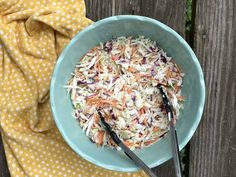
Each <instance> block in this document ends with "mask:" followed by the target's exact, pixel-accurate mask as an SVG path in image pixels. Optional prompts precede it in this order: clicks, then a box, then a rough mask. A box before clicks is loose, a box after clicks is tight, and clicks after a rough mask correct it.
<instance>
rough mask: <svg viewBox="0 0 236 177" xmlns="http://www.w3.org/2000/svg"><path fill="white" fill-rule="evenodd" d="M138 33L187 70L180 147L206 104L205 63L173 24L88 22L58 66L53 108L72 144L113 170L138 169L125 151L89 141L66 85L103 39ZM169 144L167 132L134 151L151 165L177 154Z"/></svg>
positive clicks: (121, 19)
mask: <svg viewBox="0 0 236 177" xmlns="http://www.w3.org/2000/svg"><path fill="white" fill-rule="evenodd" d="M139 35H144V36H146V37H149V38H151V39H152V40H154V41H157V44H158V45H159V46H160V47H161V48H163V49H164V51H166V52H167V54H168V56H171V57H173V59H174V60H175V61H176V62H177V64H178V65H179V66H180V68H181V69H182V70H183V72H184V73H185V74H186V75H185V77H184V81H183V89H182V93H183V95H184V96H185V102H184V110H183V111H182V112H181V115H180V117H179V120H178V122H177V124H176V130H177V134H178V139H179V147H180V149H182V148H183V147H184V146H185V145H186V144H187V143H188V141H189V140H190V139H191V137H192V136H193V134H194V132H195V131H196V129H197V126H198V124H199V122H200V119H201V116H202V112H203V108H204V101H205V84H204V78H203V73H202V70H201V66H200V64H199V62H198V59H197V57H196V56H195V54H194V52H193V51H192V49H191V48H190V47H189V45H188V44H187V43H186V42H185V40H184V39H183V38H182V37H181V36H180V35H178V34H177V33H176V32H175V31H174V30H172V29H171V28H170V27H168V26H166V25H164V24H163V23H161V22H159V21H157V20H154V19H151V18H147V17H142V16H132V15H121V16H113V17H109V18H106V19H103V20H100V21H98V22H96V23H93V24H92V25H90V26H88V27H87V28H85V29H84V30H82V31H81V32H79V33H78V34H77V35H76V36H75V37H74V38H73V39H72V40H71V41H70V43H69V44H68V45H67V46H66V47H65V49H64V51H63V52H62V53H61V55H60V57H59V59H58V61H57V63H56V65H55V68H54V72H53V75H52V80H51V86H50V102H51V109H52V114H53V117H54V120H55V122H56V125H57V127H58V129H59V130H60V132H61V134H62V136H63V137H64V139H65V141H66V142H67V143H68V145H69V146H70V147H71V148H72V149H73V150H74V151H75V152H76V153H77V154H78V155H80V156H81V157H83V158H84V159H86V160H88V161H90V162H92V163H94V164H96V165H98V166H101V167H104V168H107V169H110V170H117V171H124V172H131V171H137V170H139V168H138V167H137V166H136V165H135V164H134V163H133V162H132V161H131V160H130V159H129V158H127V156H126V155H125V154H124V153H123V152H122V151H117V150H114V149H110V148H104V147H103V148H98V147H97V146H96V145H95V144H93V143H91V142H90V140H89V139H88V138H87V137H86V136H85V134H84V133H83V131H82V129H81V128H80V126H79V124H78V122H77V121H76V120H75V119H74V118H73V117H72V114H71V113H72V110H73V107H72V104H71V101H70V97H69V95H68V94H67V91H66V90H65V88H64V86H65V85H66V83H67V80H68V79H69V78H70V77H71V73H72V72H73V70H74V68H75V65H76V64H77V63H78V62H79V60H80V58H81V57H82V56H83V55H84V54H85V53H86V52H87V51H88V50H89V49H91V48H92V47H95V46H96V45H98V43H99V42H105V41H107V40H109V39H111V38H112V37H113V36H139ZM170 143H171V142H170V136H169V134H168V135H167V136H166V137H165V138H163V139H161V140H160V141H158V142H157V143H155V144H153V145H152V146H150V147H148V148H144V149H141V150H135V153H136V154H137V155H138V156H139V157H140V158H141V159H142V160H143V161H144V162H145V163H146V164H147V165H148V166H149V167H155V166H158V165H160V164H162V163H164V162H165V161H167V160H169V159H170V158H171V157H172V153H171V144H170Z"/></svg>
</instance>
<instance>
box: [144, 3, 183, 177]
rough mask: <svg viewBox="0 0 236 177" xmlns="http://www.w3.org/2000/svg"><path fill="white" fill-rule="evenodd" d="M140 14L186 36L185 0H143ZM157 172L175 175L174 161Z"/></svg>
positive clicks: (165, 164) (164, 175) (170, 175)
mask: <svg viewBox="0 0 236 177" xmlns="http://www.w3.org/2000/svg"><path fill="white" fill-rule="evenodd" d="M141 7H142V8H141V9H140V15H143V16H148V17H151V18H154V19H157V20H159V21H161V22H163V23H165V24H167V25H168V26H170V27H171V28H173V29H174V30H176V31H177V32H178V33H179V34H180V35H182V36H183V37H184V36H185V1H182V0H165V1H163V0H142V1H141ZM155 170H156V174H158V176H160V177H173V176H175V171H174V164H173V161H172V160H170V161H167V162H166V163H164V164H162V165H160V166H158V167H156V168H155Z"/></svg>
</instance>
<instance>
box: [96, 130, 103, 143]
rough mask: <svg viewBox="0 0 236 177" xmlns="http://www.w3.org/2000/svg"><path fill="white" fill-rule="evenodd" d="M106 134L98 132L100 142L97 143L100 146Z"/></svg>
mask: <svg viewBox="0 0 236 177" xmlns="http://www.w3.org/2000/svg"><path fill="white" fill-rule="evenodd" d="M104 134H105V133H104V131H99V132H98V136H97V138H98V142H97V143H98V144H100V145H101V144H102V143H103V137H104Z"/></svg>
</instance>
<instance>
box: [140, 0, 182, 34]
mask: <svg viewBox="0 0 236 177" xmlns="http://www.w3.org/2000/svg"><path fill="white" fill-rule="evenodd" d="M141 7H142V8H141V15H144V16H148V17H152V18H155V19H157V20H159V21H161V22H163V23H165V24H167V25H168V26H170V27H171V28H173V29H174V30H175V31H177V32H178V33H179V34H180V35H181V36H183V37H184V36H185V1H183V0H165V1H163V0H142V2H141Z"/></svg>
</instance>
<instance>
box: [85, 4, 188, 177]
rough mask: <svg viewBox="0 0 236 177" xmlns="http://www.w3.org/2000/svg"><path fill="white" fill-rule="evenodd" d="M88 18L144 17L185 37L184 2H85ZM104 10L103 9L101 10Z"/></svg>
mask: <svg viewBox="0 0 236 177" xmlns="http://www.w3.org/2000/svg"><path fill="white" fill-rule="evenodd" d="M85 2H86V4H87V16H88V17H90V18H91V19H92V20H99V19H101V18H105V17H108V16H111V15H120V14H123V15H125V14H132V15H143V16H148V17H152V18H155V19H158V20H160V21H161V22H163V23H165V24H167V25H169V26H171V27H172V28H173V29H175V30H176V31H177V32H178V33H179V34H181V35H182V36H183V37H184V35H185V1H182V0H166V1H163V0H110V1H109V2H107V0H85ZM101 8H102V9H101ZM155 171H156V173H157V174H158V176H159V177H173V176H175V174H174V166H173V162H172V161H168V162H166V163H164V164H162V165H161V166H158V167H157V168H155Z"/></svg>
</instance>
